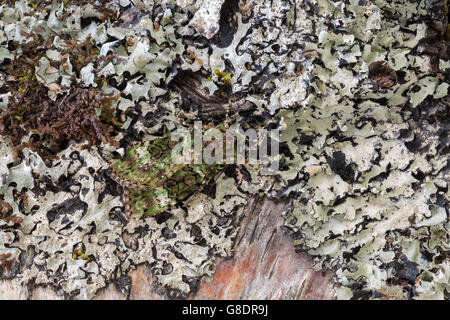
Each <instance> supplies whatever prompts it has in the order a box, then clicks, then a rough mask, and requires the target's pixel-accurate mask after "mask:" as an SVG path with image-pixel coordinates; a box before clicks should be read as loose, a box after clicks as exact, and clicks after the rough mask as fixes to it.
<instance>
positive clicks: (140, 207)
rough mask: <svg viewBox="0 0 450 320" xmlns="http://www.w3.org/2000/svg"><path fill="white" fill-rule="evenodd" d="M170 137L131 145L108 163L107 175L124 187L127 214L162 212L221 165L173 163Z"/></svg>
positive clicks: (214, 174)
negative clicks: (122, 155) (109, 165)
mask: <svg viewBox="0 0 450 320" xmlns="http://www.w3.org/2000/svg"><path fill="white" fill-rule="evenodd" d="M176 144H177V142H176V141H172V140H171V138H170V137H166V138H158V139H155V140H152V141H147V142H145V143H142V144H139V145H136V146H133V147H131V148H130V149H129V150H128V151H127V152H126V154H125V156H124V157H123V158H122V159H114V160H113V161H112V162H111V168H110V175H111V176H112V177H113V179H114V180H116V181H117V182H118V183H119V184H120V185H122V186H123V187H124V188H125V192H124V202H125V207H126V211H127V213H128V214H129V215H131V216H136V217H140V218H143V217H149V216H154V215H157V214H159V213H161V212H164V211H166V210H167V209H169V208H170V206H172V205H174V204H176V203H178V202H179V201H183V200H185V199H187V198H188V197H189V196H191V195H192V194H193V193H195V192H196V191H198V190H200V189H201V188H202V187H203V186H205V185H206V184H207V183H208V182H210V181H211V180H212V179H213V178H214V177H215V176H216V175H217V174H218V173H219V172H221V171H222V170H223V169H224V168H225V164H210V165H208V164H177V163H174V162H173V161H172V155H171V153H172V149H173V148H174V146H175V145H176Z"/></svg>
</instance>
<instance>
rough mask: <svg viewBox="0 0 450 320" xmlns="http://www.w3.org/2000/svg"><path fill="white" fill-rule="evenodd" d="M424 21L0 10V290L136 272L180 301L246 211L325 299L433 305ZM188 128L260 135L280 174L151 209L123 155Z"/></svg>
mask: <svg viewBox="0 0 450 320" xmlns="http://www.w3.org/2000/svg"><path fill="white" fill-rule="evenodd" d="M442 3H443V2H441V1H429V0H423V1H412V0H395V1H383V0H380V1H356V0H355V1H354V0H351V1H331V0H320V1H317V2H311V1H306V0H305V1H303V0H290V1H281V0H280V1H244V0H242V1H234V2H233V1H231V2H229V1H211V2H209V1H191V0H186V1H181V0H180V1H175V0H173V1H171V0H166V1H164V0H163V1H151V0H142V1H141V0H139V1H129V0H120V1H103V0H102V1H99V0H92V1H91V0H90V1H64V2H59V3H58V2H54V1H46V0H42V1H41V0H40V1H38V0H33V1H31V0H30V1H26V0H20V1H3V2H2V4H1V5H0V116H1V121H0V124H1V126H0V131H1V134H2V139H1V141H0V272H1V273H0V277H1V278H2V279H3V278H17V279H19V280H20V281H21V282H22V283H23V284H34V285H52V286H55V287H57V288H62V289H63V291H64V292H65V293H66V294H67V295H68V296H69V297H74V298H78V299H89V298H92V297H93V296H94V295H95V294H96V292H97V291H98V290H99V289H100V288H103V287H105V286H106V285H107V283H109V282H114V281H117V280H118V279H119V278H120V277H126V274H127V273H128V272H129V271H130V270H132V269H134V268H135V267H136V266H137V265H139V264H144V263H146V264H148V265H149V266H150V268H151V269H152V270H153V272H154V274H155V276H156V279H157V281H158V282H159V283H160V285H161V286H163V287H165V288H166V289H167V292H168V293H169V295H170V296H171V297H186V296H187V295H188V294H189V293H190V292H191V291H193V290H195V289H196V283H197V280H198V279H200V278H201V277H202V276H205V275H211V274H212V272H213V270H214V264H215V261H216V257H218V256H220V257H227V256H230V255H232V252H233V241H234V238H235V236H236V234H237V232H238V231H239V221H240V214H241V213H242V212H241V210H239V208H240V207H242V206H244V205H246V203H247V199H248V198H249V197H251V196H254V195H257V194H264V195H266V196H267V197H269V198H273V199H277V200H281V201H285V202H286V203H287V205H286V206H285V207H284V209H283V211H282V212H280V219H285V222H286V227H287V228H288V229H289V230H290V231H291V233H292V235H293V238H294V239H295V240H293V242H294V245H295V247H296V249H297V250H298V251H302V252H306V253H307V254H309V255H310V256H312V257H313V258H314V259H315V269H317V270H322V269H333V270H334V271H335V280H336V284H337V286H338V287H339V290H338V298H347V299H348V298H353V299H358V298H374V299H378V298H397V299H406V298H416V299H431V298H438V299H448V298H449V293H450V287H449V276H450V275H449V274H450V273H449V272H450V269H449V268H450V267H449V259H448V257H449V227H450V225H449V221H448V215H449V207H448V200H449V191H448V183H449V166H448V152H449V139H448V127H449V124H448V119H449V112H448V110H449V105H450V98H449V96H448V92H449V85H448V84H449V82H450V78H449V73H448V71H449V66H450V62H449V56H448V53H449V51H448V50H449V49H448V48H449V46H448V42H446V41H445V37H446V36H448V31H447V29H448V28H447V25H446V20H445V16H446V11H445V10H447V9H443V7H442ZM225 6H226V7H225ZM209 7H211V8H212V10H211V11H209V13H208V15H212V16H214V17H215V18H214V19H209V20H204V19H202V18H201V17H204V16H205V15H204V13H205V12H206V11H208V8H209ZM222 7H225V8H226V10H221V8H222ZM230 8H231V9H230ZM205 10H206V11H205ZM219 15H222V16H221V17H220V19H218V18H217V17H218V16H219ZM203 89H206V90H203ZM198 119H201V120H203V121H204V123H205V125H209V126H217V125H218V124H219V123H220V124H222V125H223V126H225V127H236V126H239V125H241V126H242V127H244V128H251V127H255V128H266V129H267V128H270V129H274V128H276V129H278V130H279V131H280V137H279V139H280V141H279V142H280V155H279V158H280V160H281V161H280V171H279V172H278V173H277V174H276V175H264V174H262V171H263V170H262V168H261V166H259V165H253V164H244V165H239V166H233V165H231V166H227V167H226V168H222V167H221V168H216V169H217V170H215V169H214V170H212V171H211V172H209V173H207V174H203V175H202V174H201V173H204V171H205V170H206V169H207V168H210V167H202V169H201V170H198V171H196V172H197V173H198V174H196V175H192V174H191V175H188V176H189V178H192V177H195V178H196V179H197V178H198V177H200V178H199V179H198V180H196V181H197V182H198V183H195V188H193V189H192V190H191V189H189V192H187V193H182V192H181V193H180V194H176V193H175V194H173V197H167V196H163V197H160V196H158V195H156V194H155V190H154V188H153V187H155V186H156V187H161V186H163V184H164V183H166V182H167V181H165V180H164V181H162V180H163V179H156V178H155V173H156V171H154V172H153V171H152V172H153V173H152V174H153V175H152V174H147V173H145V172H144V171H145V168H152V169H154V168H155V161H156V162H157V163H158V164H160V162H158V159H159V160H160V159H161V158H158V157H155V155H154V154H153V153H149V154H148V155H147V156H148V157H147V159H146V160H148V161H147V162H146V163H140V162H139V163H138V161H135V160H136V159H132V153H133V151H134V150H135V149H136V148H139V147H142V146H146V147H148V146H149V145H151V144H152V143H153V144H155V143H157V142H158V141H159V142H161V141H166V140H164V139H166V138H167V137H168V136H169V135H170V133H171V132H174V131H175V130H177V129H188V130H190V129H192V127H193V122H194V121H195V120H198ZM169 149H170V148H169ZM169 149H168V150H169ZM118 159H121V160H118ZM148 163H150V165H148ZM146 164H147V165H146ZM165 168H166V169H167V167H165ZM142 172H144V173H145V174H141V173H142ZM164 172H166V171H164ZM180 172H182V170H181V171H180ZM213 177H214V179H212V178H213ZM118 178H119V179H118ZM203 178H205V179H203ZM189 181H190V180H189ZM117 182H118V183H117ZM178 182H179V181H178ZM152 183H153V184H152ZM176 185H177V186H178V184H176ZM180 185H183V186H185V185H189V184H188V183H186V184H180ZM130 186H131V188H130ZM142 186H145V188H143V187H142ZM126 190H129V191H128V193H130V191H131V192H134V194H133V197H132V199H133V200H132V201H131V202H132V203H133V206H134V207H133V210H130V208H128V210H127V208H126V207H127V191H126ZM163 190H164V191H167V190H168V185H164V187H163ZM128 202H129V203H130V201H129V200H128ZM148 203H150V204H151V206H147V205H146V204H148ZM143 204H144V205H143ZM138 207H139V208H138ZM137 208H138V209H139V210H140V211H139V210H137ZM149 208H150V209H149ZM155 208H156V209H155ZM153 209H155V210H153ZM145 210H147V213H149V212H150V214H148V215H147V214H145V213H146V212H145ZM148 210H150V211H148ZM138 211H139V212H138ZM130 212H135V213H136V212H137V213H140V215H142V213H144V214H143V215H144V216H146V215H147V217H144V218H143V219H135V218H133V217H130V216H129V215H128V213H130ZM24 256H26V257H27V259H26V260H27V263H23V261H24V259H21V257H24ZM128 290H129V288H128Z"/></svg>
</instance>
